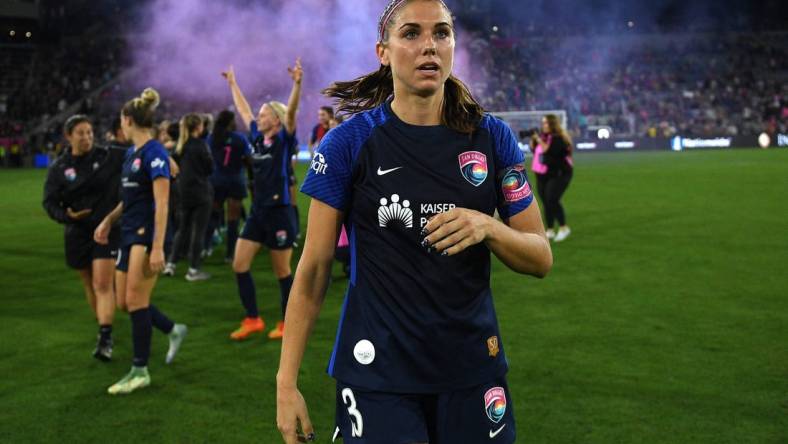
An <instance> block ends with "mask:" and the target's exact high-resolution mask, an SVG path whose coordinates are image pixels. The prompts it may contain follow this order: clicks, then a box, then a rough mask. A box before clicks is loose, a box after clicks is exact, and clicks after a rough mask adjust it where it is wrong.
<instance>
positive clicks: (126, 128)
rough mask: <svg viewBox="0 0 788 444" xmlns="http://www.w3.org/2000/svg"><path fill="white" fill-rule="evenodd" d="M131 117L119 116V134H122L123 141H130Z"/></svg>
mask: <svg viewBox="0 0 788 444" xmlns="http://www.w3.org/2000/svg"><path fill="white" fill-rule="evenodd" d="M131 127H132V121H131V117H129V116H124V115H123V113H121V114H120V132H121V133H122V134H123V137H124V139H125V140H129V139H131Z"/></svg>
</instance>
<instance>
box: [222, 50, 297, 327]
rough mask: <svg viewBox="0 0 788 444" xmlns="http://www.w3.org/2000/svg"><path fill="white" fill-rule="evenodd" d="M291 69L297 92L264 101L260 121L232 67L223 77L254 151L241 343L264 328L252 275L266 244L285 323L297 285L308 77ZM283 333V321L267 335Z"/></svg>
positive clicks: (241, 272)
mask: <svg viewBox="0 0 788 444" xmlns="http://www.w3.org/2000/svg"><path fill="white" fill-rule="evenodd" d="M288 71H289V72H290V77H291V78H292V79H293V89H292V91H291V92H290V99H289V100H288V102H287V106H285V105H283V104H282V103H280V102H268V103H265V104H264V105H263V106H261V107H260V111H259V112H258V114H257V120H255V119H254V116H253V114H252V110H251V108H250V107H249V102H247V101H246V98H245V97H244V95H243V92H241V88H240V87H239V86H238V83H237V82H236V79H235V72H234V71H233V69H232V67H230V69H229V70H228V71H227V72H225V73H224V74H223V75H224V76H225V78H226V79H227V83H228V84H229V86H230V90H231V91H232V95H233V102H234V103H235V108H236V109H237V110H238V113H239V114H240V115H241V119H242V120H243V122H244V125H245V126H246V127H247V128H249V139H250V140H251V141H252V145H253V147H254V153H253V155H252V171H253V183H254V193H253V195H252V210H251V212H250V214H249V217H248V219H247V220H246V224H245V225H244V231H243V233H241V237H240V238H239V239H238V244H237V245H236V247H235V257H234V258H233V271H235V275H236V280H237V282H238V292H239V294H240V296H241V303H242V304H243V306H244V308H245V309H246V318H245V319H244V320H243V321H242V322H241V326H240V327H239V328H238V329H237V330H235V331H234V332H233V333H232V334H231V335H230V337H231V338H232V339H236V340H241V339H245V338H246V337H248V336H249V335H250V334H252V333H255V332H259V331H262V330H263V329H264V328H265V326H264V322H263V320H262V318H261V317H260V314H259V312H258V309H257V296H256V294H255V287H254V281H253V280H252V275H251V272H250V269H251V267H252V261H253V260H254V257H255V255H257V253H258V252H259V251H260V248H262V247H263V246H266V247H268V249H269V250H270V251H271V265H272V267H273V270H274V274H275V275H276V278H277V279H278V280H279V291H280V297H281V305H282V318H283V319H284V316H285V310H286V308H287V298H288V295H289V294H290V287H291V286H292V284H293V277H292V276H291V270H290V259H291V257H292V255H293V242H295V234H296V227H295V225H296V222H295V220H294V214H293V211H292V204H291V202H292V199H293V198H294V196H291V195H290V193H291V191H290V174H289V168H290V166H291V163H290V159H291V157H292V152H293V146H295V145H297V143H298V142H297V141H296V138H295V130H296V113H297V112H298V103H299V101H300V98H301V80H302V78H303V74H304V73H303V70H302V68H301V61H300V60H299V61H296V64H295V67H293V68H288ZM283 331H284V322H282V321H280V322H278V323H277V326H276V328H275V329H273V330H272V331H271V332H269V334H268V337H269V338H271V339H280V338H281V337H282V334H283Z"/></svg>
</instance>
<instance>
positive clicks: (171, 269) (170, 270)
mask: <svg viewBox="0 0 788 444" xmlns="http://www.w3.org/2000/svg"><path fill="white" fill-rule="evenodd" d="M161 274H163V275H164V276H175V264H173V263H172V262H167V264H166V265H165V266H164V271H162V272H161Z"/></svg>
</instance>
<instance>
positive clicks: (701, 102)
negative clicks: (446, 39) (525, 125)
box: [470, 34, 788, 137]
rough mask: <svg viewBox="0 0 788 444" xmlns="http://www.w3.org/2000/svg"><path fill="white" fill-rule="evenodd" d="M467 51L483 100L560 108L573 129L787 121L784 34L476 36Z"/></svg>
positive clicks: (720, 129)
mask: <svg viewBox="0 0 788 444" xmlns="http://www.w3.org/2000/svg"><path fill="white" fill-rule="evenodd" d="M470 52H471V58H472V60H474V61H480V62H481V63H479V65H480V66H481V67H482V69H481V70H474V72H473V73H472V83H473V86H474V88H473V89H474V90H475V91H476V92H477V93H481V94H479V95H480V97H481V98H482V101H483V104H484V106H485V107H486V108H488V109H491V110H496V111H509V110H512V111H518V110H566V111H567V113H568V116H569V124H570V127H571V128H572V130H573V133H574V134H575V135H584V133H585V132H586V129H587V128H588V127H589V126H596V125H603V126H610V127H612V128H613V132H614V134H620V135H635V136H651V137H656V136H664V137H670V136H672V135H674V134H677V133H679V134H682V135H688V136H721V135H729V136H735V135H740V134H750V135H752V134H760V133H761V132H763V131H767V132H772V133H774V132H777V131H780V132H783V133H784V132H785V131H786V130H787V129H788V81H787V80H788V35H787V34H741V35H733V36H728V37H725V38H720V37H719V36H717V35H713V34H705V35H703V34H701V35H683V36H678V37H656V38H655V37H645V36H641V37H632V38H624V39H622V38H614V37H600V38H595V39H587V38H565V39H555V38H552V37H541V38H540V37H531V38H495V37H493V38H492V39H490V40H488V39H482V38H479V37H476V38H475V39H474V40H473V43H472V44H471V46H470ZM477 63H478V62H477Z"/></svg>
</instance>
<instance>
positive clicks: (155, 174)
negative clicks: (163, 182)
mask: <svg viewBox="0 0 788 444" xmlns="http://www.w3.org/2000/svg"><path fill="white" fill-rule="evenodd" d="M144 168H145V171H146V172H147V173H148V177H150V180H151V181H154V180H156V179H158V178H159V177H164V178H167V179H169V178H170V157H169V155H168V154H167V151H166V150H165V149H164V147H162V146H155V147H153V149H151V150H150V151H149V152H148V153H147V155H146V156H145V162H144Z"/></svg>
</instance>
